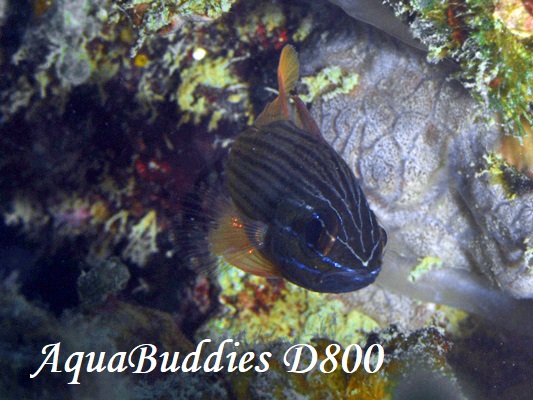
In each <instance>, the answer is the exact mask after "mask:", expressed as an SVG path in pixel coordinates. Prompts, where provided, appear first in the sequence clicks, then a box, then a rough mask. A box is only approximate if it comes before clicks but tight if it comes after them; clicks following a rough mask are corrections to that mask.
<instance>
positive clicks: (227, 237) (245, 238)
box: [208, 200, 281, 277]
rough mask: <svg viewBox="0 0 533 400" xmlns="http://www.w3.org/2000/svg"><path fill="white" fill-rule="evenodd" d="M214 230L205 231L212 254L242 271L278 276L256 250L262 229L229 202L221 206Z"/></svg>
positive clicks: (262, 225) (262, 224) (263, 232)
mask: <svg viewBox="0 0 533 400" xmlns="http://www.w3.org/2000/svg"><path fill="white" fill-rule="evenodd" d="M223 208H224V209H223V210H222V212H221V213H220V215H219V216H218V218H217V220H216V227H214V228H212V229H211V230H210V232H209V236H208V240H209V242H210V243H211V250H212V251H213V253H214V254H216V255H217V256H219V257H222V258H224V260H225V261H226V262H227V263H228V264H231V265H233V266H235V267H237V268H239V269H241V270H243V271H244V272H248V273H250V274H253V275H258V276H264V277H281V274H280V272H279V271H278V269H277V268H276V267H275V266H274V265H273V264H272V263H270V262H269V261H268V260H267V259H266V258H265V257H264V256H263V255H262V254H261V252H260V251H259V248H260V247H261V246H262V241H263V239H264V235H265V231H266V226H265V224H264V223H262V222H259V221H253V220H250V219H249V218H246V217H244V216H242V215H240V213H239V212H238V211H237V209H236V208H235V206H234V205H233V203H232V202H231V201H229V200H228V201H227V202H226V203H225V204H224V205H223Z"/></svg>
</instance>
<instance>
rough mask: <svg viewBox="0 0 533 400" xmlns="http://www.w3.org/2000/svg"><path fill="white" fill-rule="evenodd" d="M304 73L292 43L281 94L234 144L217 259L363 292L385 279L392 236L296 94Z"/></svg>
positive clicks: (214, 244) (217, 231) (212, 238)
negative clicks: (383, 268) (381, 275)
mask: <svg viewBox="0 0 533 400" xmlns="http://www.w3.org/2000/svg"><path fill="white" fill-rule="evenodd" d="M298 69H299V64H298V56H297V53H296V51H295V50H294V48H293V47H292V46H289V45H288V46H285V47H284V48H283V50H282V52H281V57H280V61H279V67H278V85H279V95H278V97H277V98H276V99H275V100H274V101H273V102H271V103H269V104H268V105H267V106H266V108H265V109H264V111H263V112H262V113H261V114H260V115H259V117H257V119H256V121H255V123H254V125H253V126H252V127H250V128H248V129H247V130H246V131H244V132H243V133H242V134H240V135H239V136H238V137H237V138H236V139H235V142H234V143H233V146H232V148H231V150H230V155H229V159H228V163H227V170H226V173H227V183H228V189H229V194H230V198H231V200H230V201H227V204H226V205H225V206H224V207H223V210H221V212H220V215H219V216H218V217H217V221H216V224H215V225H214V226H215V227H214V228H213V229H212V230H211V231H210V233H209V235H208V239H209V242H210V243H211V250H212V251H213V252H214V253H215V255H217V256H220V257H223V258H224V259H225V261H226V262H228V263H229V264H231V265H234V266H236V267H238V268H240V269H242V270H243V271H246V272H249V273H251V274H255V275H260V276H265V277H282V278H285V279H287V280H289V281H290V282H292V283H295V284H296V285H299V286H301V287H304V288H306V289H309V290H312V291H316V292H328V293H341V292H350V291H354V290H358V289H361V288H363V287H365V286H367V285H369V284H371V283H373V282H374V280H375V279H376V277H377V275H378V273H379V272H380V270H381V258H382V252H383V249H384V247H385V244H386V242H387V235H386V233H385V230H384V229H383V228H382V227H381V226H380V225H379V223H378V221H377V219H376V216H375V215H374V213H373V212H372V210H371V209H370V207H369V206H368V203H367V200H366V198H365V195H364V194H363V191H362V190H361V187H360V186H359V185H358V183H357V180H356V178H355V176H354V174H353V172H352V171H351V169H350V168H349V167H348V165H347V164H346V162H345V161H344V160H343V159H342V158H341V157H340V156H339V155H338V154H337V153H336V152H335V150H334V149H333V148H332V147H331V146H330V145H329V144H328V143H327V142H326V140H325V139H324V138H323V136H322V134H321V132H320V130H319V128H318V125H317V124H316V122H315V121H314V119H313V118H312V117H311V115H310V113H309V111H308V110H307V108H306V107H305V105H304V103H303V102H302V100H301V99H300V98H299V97H298V96H290V95H289V93H290V92H291V91H292V90H293V89H294V87H295V86H296V82H297V80H298V74H299V72H298ZM291 101H292V102H291Z"/></svg>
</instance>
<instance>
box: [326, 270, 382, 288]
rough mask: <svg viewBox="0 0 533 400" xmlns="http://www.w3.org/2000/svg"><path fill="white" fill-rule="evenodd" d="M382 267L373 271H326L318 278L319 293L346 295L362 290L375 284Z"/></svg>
mask: <svg viewBox="0 0 533 400" xmlns="http://www.w3.org/2000/svg"><path fill="white" fill-rule="evenodd" d="M380 271H381V266H379V267H377V268H375V269H373V270H371V271H367V270H348V269H344V270H340V271H339V270H333V271H331V270H330V271H325V272H322V273H321V274H319V275H318V276H317V277H316V286H317V287H318V288H319V289H320V290H318V291H320V292H324V293H346V292H354V291H356V290H359V289H362V288H364V287H366V286H368V285H370V284H371V283H374V281H375V280H376V278H377V276H378V275H379V273H380Z"/></svg>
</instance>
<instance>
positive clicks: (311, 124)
mask: <svg viewBox="0 0 533 400" xmlns="http://www.w3.org/2000/svg"><path fill="white" fill-rule="evenodd" d="M292 100H293V101H294V103H295V104H296V116H295V121H294V123H295V124H296V126H297V127H298V128H300V129H303V130H304V131H306V132H309V133H311V134H312V135H313V136H315V137H317V138H320V139H322V140H324V137H323V136H322V132H320V129H319V128H318V125H317V123H316V122H315V120H314V119H313V117H312V116H311V113H310V112H309V110H308V109H307V107H306V106H305V104H304V102H303V101H302V99H300V98H299V97H298V96H292Z"/></svg>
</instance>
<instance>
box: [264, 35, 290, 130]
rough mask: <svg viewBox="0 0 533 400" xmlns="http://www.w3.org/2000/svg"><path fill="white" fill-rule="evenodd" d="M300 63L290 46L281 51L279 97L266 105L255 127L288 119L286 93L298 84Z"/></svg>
mask: <svg viewBox="0 0 533 400" xmlns="http://www.w3.org/2000/svg"><path fill="white" fill-rule="evenodd" d="M299 68H300V63H299V62H298V53H296V50H295V49H294V47H292V46H291V45H287V46H285V47H284V48H283V50H282V51H281V56H280V58H279V66H278V86H279V95H278V97H276V99H275V100H274V101H273V102H271V103H268V104H267V106H266V107H265V109H264V110H263V112H262V113H261V114H260V115H259V116H258V117H257V119H256V120H255V125H256V126H258V127H263V126H266V125H268V124H270V123H271V122H274V121H279V120H287V119H290V115H289V105H288V93H289V92H290V91H291V90H294V88H295V86H296V82H298V76H299Z"/></svg>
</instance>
